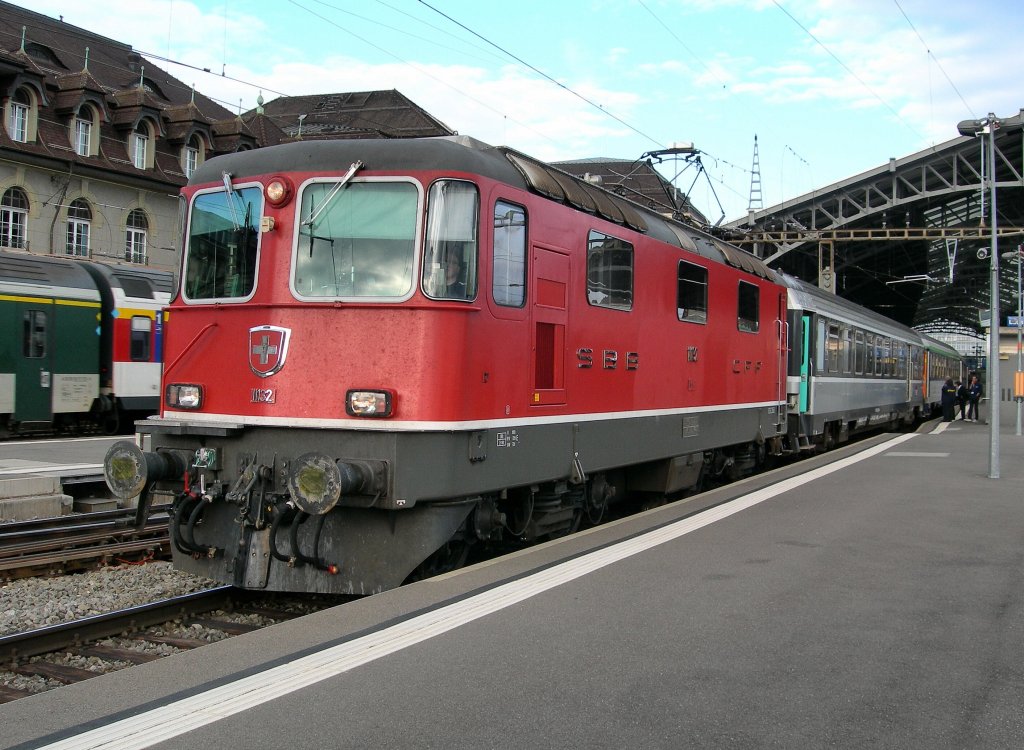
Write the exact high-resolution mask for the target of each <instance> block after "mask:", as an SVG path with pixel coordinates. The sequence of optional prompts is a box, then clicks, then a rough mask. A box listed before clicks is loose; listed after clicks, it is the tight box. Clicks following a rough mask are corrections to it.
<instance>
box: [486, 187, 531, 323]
mask: <svg viewBox="0 0 1024 750" xmlns="http://www.w3.org/2000/svg"><path fill="white" fill-rule="evenodd" d="M526 228H527V222H526V209H525V208H523V207H522V206H515V205H513V204H511V203H505V202H504V201H498V202H497V203H495V204H494V251H493V253H494V257H493V260H492V266H493V268H492V274H493V276H494V278H493V280H492V282H491V295H492V296H493V297H494V302H495V303H496V304H498V305H504V306H505V307H522V306H523V303H524V302H525V301H526Z"/></svg>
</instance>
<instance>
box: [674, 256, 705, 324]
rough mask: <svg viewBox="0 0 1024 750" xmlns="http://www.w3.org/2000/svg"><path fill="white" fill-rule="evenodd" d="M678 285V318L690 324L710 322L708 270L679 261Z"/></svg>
mask: <svg viewBox="0 0 1024 750" xmlns="http://www.w3.org/2000/svg"><path fill="white" fill-rule="evenodd" d="M677 278H678V281H677V283H676V317H678V318H679V320H685V321H689V322H690V323H707V320H708V269H706V268H704V267H703V266H696V265H694V264H693V263H687V262H686V261H683V260H681V261H679V270H678V276H677Z"/></svg>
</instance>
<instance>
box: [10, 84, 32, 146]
mask: <svg viewBox="0 0 1024 750" xmlns="http://www.w3.org/2000/svg"><path fill="white" fill-rule="evenodd" d="M35 126H36V100H35V98H34V97H33V96H32V94H31V93H30V92H29V91H28V90H27V89H24V88H20V89H18V90H17V91H15V92H14V96H12V97H11V99H10V102H9V103H8V105H7V134H8V135H10V136H11V140H12V141H18V142H19V143H28V142H29V141H34V140H35V130H36V127H35Z"/></svg>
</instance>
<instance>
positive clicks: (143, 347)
mask: <svg viewBox="0 0 1024 750" xmlns="http://www.w3.org/2000/svg"><path fill="white" fill-rule="evenodd" d="M152 341H153V321H152V320H151V319H150V318H147V317H145V316H142V315H135V316H133V317H132V330H131V341H130V346H129V352H128V353H129V356H130V357H131V359H132V362H149V360H150V356H151V352H152Z"/></svg>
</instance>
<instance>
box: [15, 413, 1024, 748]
mask: <svg viewBox="0 0 1024 750" xmlns="http://www.w3.org/2000/svg"><path fill="white" fill-rule="evenodd" d="M1006 424H1007V422H1006V421H1005V420H1004V433H1003V435H1002V436H1001V438H1002V440H1001V456H1000V459H1001V478H1000V479H989V478H988V477H987V472H988V463H987V461H988V445H989V444H988V428H987V425H984V424H981V423H952V424H948V425H946V424H935V423H933V424H931V425H929V426H928V427H929V429H928V431H927V432H925V433H919V434H908V435H898V436H893V435H887V436H880V437H878V438H873V439H871V440H868V441H865V442H862V443H859V444H857V445H854V446H848V447H845V448H843V449H840V450H836V451H833V452H831V453H829V454H826V455H824V456H819V457H816V458H814V459H811V460H808V461H805V462H802V463H801V464H799V465H798V466H794V467H787V468H786V469H782V470H778V471H776V472H773V473H771V474H765V475H762V476H759V477H755V478H752V479H750V480H746V481H744V482H741V483H737V484H735V485H732V486H730V487H728V488H723V489H721V490H716V491H714V492H712V493H706V494H705V495H701V496H699V497H697V498H695V499H693V500H692V501H690V502H681V503H675V504H672V505H668V506H664V507H661V508H657V509H655V510H652V511H648V512H646V513H644V514H640V515H638V516H634V517H631V518H629V519H625V520H623V521H620V522H616V523H613V524H608V525H605V526H602V527H599V528H597V529H594V530H591V531H589V532H587V533H584V534H579V535H576V536H574V537H571V538H568V539H564V540H560V541H557V542H552V543H549V544H546V545H542V546H540V547H537V548H534V549H531V550H528V551H525V552H522V553H518V554H515V555H512V556H509V557H506V558H502V559H500V560H496V561H492V562H490V563H487V564H482V565H478V566H474V567H472V568H468V569H466V570H463V571H460V572H457V573H454V574H450V575H447V576H442V577H440V578H437V579H432V580H428V581H424V582H421V583H417V584H414V585H411V586H408V587H404V588H402V589H399V590H397V591H393V592H388V593H385V594H381V595H378V596H374V597H369V598H367V599H364V600H360V601H358V602H355V603H352V604H347V605H344V606H341V607H337V608H334V609H330V610H325V611H322V612H319V613H317V614H315V615H312V616H309V617H305V618H302V619H301V620H298V621H293V622H289V623H282V624H280V625H276V626H274V627H271V628H268V629H265V630H261V631H258V632H255V633H252V634H249V635H244V636H239V637H236V638H232V639H229V640H227V641H223V642H221V643H218V644H215V645H212V646H208V647H205V648H203V649H201V650H199V651H194V652H189V653H183V654H180V655H176V656H173V657H170V658H168V659H164V660H162V661H159V662H153V663H151V664H147V665H143V666H140V667H135V668H132V669H130V670H125V671H122V672H118V673H113V674H110V675H105V676H103V677H98V678H96V679H93V680H90V681H88V682H86V683H80V684H78V685H73V686H69V687H66V688H61V689H58V690H54V691H51V692H48V693H43V694H40V695H38V696H34V697H31V698H27V699H24V700H20V701H17V702H15V703H12V704H7V705H4V706H0V723H2V726H3V727H4V732H3V733H2V734H0V746H2V747H18V748H28V747H33V748H35V747H52V748H63V747H67V748H70V747H76V748H100V747H111V748H113V747H116V748H133V747H139V748H141V747H155V748H161V749H167V748H196V747H229V748H235V747H260V748H295V747H331V748H366V747H395V748H405V747H414V748H428V747H436V748H483V747H487V748H523V747H574V748H584V747H586V748H595V747H600V748H622V747H644V748H648V747H652V748H681V747H727V748H761V747H766V748H768V747H779V748H796V747H799V748H803V747H849V748H861V747H867V746H870V747H881V748H967V747H969V748H986V747H991V748H1008V747H1019V746H1020V743H1021V738H1022V737H1024V714H1022V711H1021V708H1020V707H1021V706H1022V705H1024V656H1022V655H1024V586H1022V583H1024V460H1022V458H1024V439H1022V438H1019V437H1016V436H1014V435H1013V434H1012V422H1011V423H1010V429H1009V430H1006V428H1005V425H1006Z"/></svg>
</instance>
